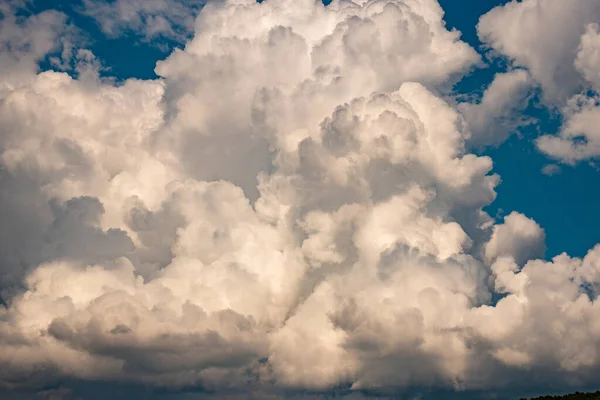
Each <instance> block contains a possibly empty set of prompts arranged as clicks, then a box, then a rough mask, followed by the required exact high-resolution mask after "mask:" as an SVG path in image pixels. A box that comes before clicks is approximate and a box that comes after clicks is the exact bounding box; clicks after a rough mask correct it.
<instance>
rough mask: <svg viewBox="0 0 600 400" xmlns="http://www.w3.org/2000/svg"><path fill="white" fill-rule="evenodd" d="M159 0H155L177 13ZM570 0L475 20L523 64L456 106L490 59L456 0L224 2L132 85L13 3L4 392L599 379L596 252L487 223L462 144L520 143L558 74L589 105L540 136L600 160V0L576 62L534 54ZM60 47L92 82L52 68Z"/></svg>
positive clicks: (60, 25) (6, 103) (521, 227)
mask: <svg viewBox="0 0 600 400" xmlns="http://www.w3.org/2000/svg"><path fill="white" fill-rule="evenodd" d="M88 3H89V4H88V6H89V7H91V8H89V9H88V13H91V12H92V11H93V10H98V9H99V8H98V7H125V8H123V9H128V8H126V5H128V4H129V3H127V2H124V1H122V0H119V1H118V2H116V3H113V4H112V5H110V6H107V5H100V3H98V2H96V1H90V2H88ZM159 3H160V2H149V3H148V4H146V5H144V7H142V9H143V10H144V11H143V12H152V13H154V12H156V13H159V14H161V15H167V17H168V16H169V15H171V16H172V15H175V16H174V17H173V18H175V19H176V18H183V17H182V15H183V14H185V12H183V11H181V9H179V8H178V9H173V8H171V9H169V10H171V11H172V12H173V13H174V14H164V13H163V11H161V10H166V9H168V8H165V7H166V6H165V4H164V3H160V4H159ZM176 3H177V4H179V3H181V2H176ZM559 3H560V4H562V2H561V1H559V0H557V1H552V0H547V1H546V2H543V1H532V0H526V1H523V2H521V3H510V4H508V5H506V6H505V7H501V8H498V9H496V10H493V11H492V12H490V13H489V14H487V15H486V16H484V17H483V18H482V20H481V22H480V24H479V32H480V35H481V37H482V38H484V40H486V41H487V42H488V43H489V45H490V46H492V47H494V48H495V49H496V50H497V51H498V52H501V53H503V54H504V55H506V56H507V57H510V58H512V59H513V60H514V63H515V64H517V65H519V66H520V67H521V68H520V69H515V70H513V71H510V72H507V73H506V74H503V75H499V76H497V77H496V79H495V81H494V83H493V84H492V85H491V86H490V87H489V88H488V89H487V91H486V92H485V94H484V96H483V98H482V99H481V101H480V102H478V103H473V104H470V103H462V104H459V105H458V106H456V105H455V104H456V103H455V102H453V101H451V100H450V99H449V97H448V96H447V95H448V89H449V88H450V87H451V85H452V84H453V83H454V82H456V81H457V79H459V78H460V77H461V76H462V75H464V74H465V73H466V72H468V71H469V70H470V69H471V68H473V67H474V65H475V64H476V63H478V62H479V60H480V57H479V55H478V54H477V53H476V52H475V51H474V50H473V49H472V48H471V47H470V46H468V45H467V44H466V43H464V42H462V41H460V40H459V33H458V32H456V31H449V30H447V29H446V27H445V23H444V21H443V19H442V18H443V11H442V9H441V7H440V6H439V4H438V3H437V2H436V1H435V0H419V1H417V0H367V1H356V0H355V1H354V2H350V1H334V2H332V3H331V4H330V5H328V6H323V5H322V4H321V3H320V2H315V1H313V0H267V1H264V2H262V3H256V2H255V1H252V0H228V1H222V2H209V3H208V4H207V5H206V6H205V7H204V8H203V9H202V11H201V12H200V13H199V15H198V18H197V19H196V20H195V25H194V35H193V38H192V39H191V40H189V41H188V42H187V43H186V45H185V48H184V49H180V50H175V51H173V53H172V54H170V56H169V57H168V58H166V59H165V60H163V61H161V62H159V63H158V64H157V66H156V72H157V74H158V75H159V79H156V80H144V81H143V80H135V79H129V80H127V81H125V82H121V83H115V82H114V81H113V80H110V79H105V78H100V76H99V70H98V68H99V66H98V62H97V61H95V59H94V56H93V54H91V53H90V52H89V51H87V50H78V51H76V50H75V49H74V47H73V44H72V43H73V40H74V39H73V36H74V33H73V32H74V28H73V27H72V26H70V25H68V24H67V23H66V19H65V16H64V15H63V14H61V13H58V12H54V11H46V12H43V13H41V14H38V15H32V16H30V17H28V18H27V17H23V16H20V15H19V14H18V12H17V11H16V9H15V8H14V7H9V6H3V8H2V13H3V14H4V20H3V21H2V25H1V27H0V35H1V38H2V43H3V46H2V48H1V51H0V66H2V68H3V70H4V72H3V74H2V75H1V76H0V167H1V172H0V173H1V181H0V201H1V208H2V210H1V212H2V224H1V225H0V245H1V246H2V249H3V250H2V252H1V253H0V280H1V282H2V286H1V295H2V298H3V302H4V303H5V304H6V306H5V307H0V366H2V368H0V387H2V388H4V389H6V390H19V389H21V388H23V387H30V388H31V387H33V388H44V387H47V385H52V384H56V382H63V381H65V380H82V381H101V382H107V381H108V382H119V383H135V384H144V385H149V386H153V387H161V388H167V389H179V388H186V387H201V388H204V389H207V390H211V391H213V392H214V393H217V397H219V393H221V392H222V391H228V393H249V392H250V391H252V392H253V393H259V394H258V395H257V396H259V397H261V396H267V395H268V394H269V393H275V392H277V393H281V391H282V390H283V391H286V390H301V391H304V392H305V393H315V394H318V393H322V392H327V391H331V390H334V389H335V390H337V389H340V388H341V389H342V390H343V391H345V392H348V393H352V392H361V391H369V392H371V393H389V392H390V391H392V392H393V391H398V392H401V391H403V390H408V389H410V388H419V387H434V388H441V389H451V390H457V391H460V390H480V389H489V388H492V389H498V390H503V389H505V388H509V387H527V386H528V385H536V384H538V385H542V384H544V382H546V381H547V380H548V379H552V380H553V381H554V382H557V384H565V385H566V384H572V383H573V382H579V383H581V384H587V383H590V382H593V381H594V379H595V378H597V376H598V372H600V371H599V367H600V318H599V315H600V314H599V313H600V309H599V306H598V303H597V302H596V301H595V292H596V287H597V285H598V283H599V282H600V247H596V248H594V249H591V250H590V251H589V253H588V255H587V256H585V257H584V258H583V259H579V258H571V257H569V256H567V255H566V254H563V255H560V256H558V257H556V258H554V259H553V260H551V261H548V260H543V259H540V258H541V257H543V256H544V251H545V233H544V230H543V229H542V228H541V227H540V226H539V225H538V224H537V223H536V222H535V221H533V220H531V219H529V218H528V217H526V216H525V215H523V214H520V213H518V212H513V213H511V214H510V215H508V216H507V217H506V218H505V219H504V221H503V222H502V223H496V222H495V221H494V220H493V219H492V218H490V217H489V216H488V215H487V214H486V213H485V212H484V211H483V208H484V207H485V206H487V205H489V204H490V203H491V202H492V201H493V200H494V198H495V196H496V193H495V187H496V185H497V184H498V182H499V177H498V176H497V175H495V174H494V173H493V172H492V160H491V159H490V158H489V157H485V156H477V155H475V154H471V153H469V148H470V147H471V146H472V145H486V144H496V143H498V142H499V141H502V140H504V139H505V138H506V136H507V135H508V133H509V131H510V130H511V129H513V128H514V127H515V126H516V125H515V124H517V125H518V124H519V123H521V122H522V120H521V119H519V118H518V117H516V118H515V117H513V114H514V112H518V110H520V109H521V108H522V104H520V103H519V101H521V100H522V99H523V98H524V96H525V97H526V96H528V94H527V93H528V91H529V90H530V89H531V87H533V86H534V85H541V87H542V88H543V90H544V93H546V95H547V99H548V101H549V102H554V101H557V102H560V101H565V107H566V108H568V110H569V111H568V112H566V115H567V118H566V122H565V126H564V128H563V130H562V131H561V133H560V135H559V136H543V137H541V138H540V139H539V141H538V145H539V147H540V149H541V150H542V151H544V152H546V153H548V154H549V155H551V156H553V157H556V158H559V159H561V160H564V161H566V162H576V161H578V160H581V159H585V158H589V157H593V156H595V155H598V154H600V151H598V147H597V143H596V140H600V136H598V135H596V133H597V129H598V124H597V123H596V122H595V121H597V120H598V115H597V114H598V107H597V97H594V95H593V94H589V93H588V92H587V91H585V92H583V90H584V89H582V88H584V87H587V86H586V85H590V86H591V87H593V88H595V89H596V90H599V89H600V87H599V86H598V85H599V84H600V78H599V77H600V70H599V65H600V63H599V62H598V60H599V56H598V52H599V49H600V45H599V43H600V42H599V40H598V38H599V37H600V36H599V34H598V26H597V25H594V24H591V23H590V21H591V20H590V18H592V20H593V18H594V17H593V15H598V13H599V12H600V9H599V7H598V4H599V3H597V2H595V1H587V2H586V1H583V0H581V1H578V3H581V5H582V9H581V12H580V11H574V10H575V9H578V8H577V7H573V8H568V7H567V8H568V9H569V10H572V11H570V12H572V13H575V14H576V17H577V18H579V17H581V18H580V19H581V20H579V19H577V20H576V22H577V24H576V25H577V26H576V27H572V30H573V31H572V32H571V31H570V30H569V31H568V32H566V33H564V37H567V38H569V39H568V40H571V41H573V43H579V47H578V50H577V52H576V53H574V54H570V53H569V52H568V51H567V50H564V49H562V50H561V49H557V50H550V48H549V47H546V46H545V44H544V45H543V46H537V42H536V40H537V39H536V38H538V36H536V35H544V33H543V32H542V33H540V32H539V31H537V30H536V29H538V25H536V23H537V24H539V26H546V25H545V24H546V22H545V20H543V19H544V18H553V17H554V16H557V15H560V16H561V17H563V18H571V17H569V16H565V15H566V11H565V7H563V6H561V5H559ZM135 4H137V3H135V2H133V3H131V4H129V6H131V7H133V8H132V9H135V7H134V6H135ZM584 5H585V7H587V9H584V8H583V6H584ZM94 7H95V8H94ZM182 7H183V6H182ZM119 9H120V8H119ZM531 9H536V10H538V11H536V12H534V11H531ZM90 10H92V11H90ZM148 10H150V11H148ZM594 12H596V14H594ZM182 13H183V14H182ZM513 14H519V15H521V17H520V19H519V18H517V17H515V16H514V15H513ZM136 15H137V14H136ZM167 17H164V18H167ZM135 18H140V17H139V15H138V16H137V17H131V20H130V21H137V20H136V19H135ZM153 18H154V17H153ZM169 18H170V17H169ZM573 18H574V17H573ZM507 19H511V21H517V22H513V24H516V25H515V26H514V29H511V30H510V32H509V33H510V35H509V33H507V31H506V30H505V29H504V28H505V25H506V24H505V22H503V21H504V20H507ZM530 19H535V21H536V23H530V22H531V21H530ZM109 22H110V21H109ZM109 22H106V21H105V24H104V23H103V25H102V26H103V27H105V29H107V30H111V29H112V28H111V27H116V26H119V25H118V24H117V23H116V22H115V23H114V24H113V25H110V23H109ZM519 24H523V26H521V25H519ZM553 26H555V27H556V26H557V25H556V23H553ZM499 27H502V28H499ZM580 28H581V29H580ZM165 29H167V28H165ZM528 29H530V30H535V32H534V33H535V34H531V33H530V32H528V31H527V30H528ZM565 29H567V28H565ZM569 29H571V28H569ZM577 29H579V30H577ZM575 31H576V32H575ZM111 32H112V31H111ZM165 32H170V31H167V30H165ZM557 34H558V33H557ZM518 35H527V37H528V38H529V39H528V40H531V41H532V48H533V50H531V49H528V48H525V47H522V46H521V45H520V44H515V43H514V41H515V40H519V39H518V38H517V36H518ZM561 35H563V34H561ZM150 36H151V35H150ZM561 37H562V36H561ZM540 40H541V39H540ZM553 42H555V43H556V41H553ZM519 43H522V42H520V41H519ZM565 43H571V42H569V41H565ZM565 46H567V44H565ZM558 53H560V54H558ZM46 57H54V58H53V60H54V61H53V62H54V64H55V65H58V66H60V67H61V68H69V67H68V66H69V65H70V66H71V68H73V71H74V73H72V74H71V75H69V74H67V73H65V72H56V71H51V70H48V71H45V72H39V71H38V69H37V68H38V67H37V65H38V62H39V61H40V60H43V59H45V58H46ZM569 57H570V58H569ZM565 59H568V60H569V62H570V63H571V64H572V65H571V64H569V65H571V66H568V68H566V69H565V70H564V71H563V72H564V75H565V78H564V79H562V78H560V79H559V78H557V76H558V75H557V71H559V70H561V68H563V66H564V60H565ZM561 71H562V70H561ZM73 76H77V78H74V77H73ZM567 98H570V100H568V101H567ZM519 99H521V100H519ZM498 121H504V122H505V124H504V125H502V127H501V128H498V125H497V123H498ZM507 127H508V128H507ZM496 128H498V129H496ZM578 135H586V137H587V138H588V141H587V142H586V143H585V144H573V143H572V142H571V140H573V138H574V137H575V136H578ZM221 397H222V396H221ZM261 398H262V397H261Z"/></svg>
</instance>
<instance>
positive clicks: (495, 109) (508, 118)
mask: <svg viewBox="0 0 600 400" xmlns="http://www.w3.org/2000/svg"><path fill="white" fill-rule="evenodd" d="M532 88H533V82H532V81H531V77H530V76H529V73H528V72H527V71H525V70H523V69H517V70H514V71H511V72H506V73H500V74H497V75H496V76H495V77H494V80H493V81H492V83H491V84H490V85H489V87H488V88H487V89H486V90H485V92H484V93H483V96H482V98H481V100H480V101H479V102H478V103H460V104H459V106H458V108H459V110H460V111H461V112H462V113H463V115H464V116H465V118H466V119H467V122H468V124H469V128H470V130H471V134H472V137H471V138H470V140H469V143H470V144H471V145H473V146H486V145H497V144H500V143H502V142H504V141H505V140H506V139H507V138H508V137H509V136H510V135H511V134H513V133H516V132H517V130H518V128H519V127H521V126H523V125H525V124H527V123H528V122H529V121H528V119H527V118H525V117H524V116H522V114H521V111H522V110H523V109H524V108H525V107H526V106H527V103H528V100H529V98H530V96H531V93H532Z"/></svg>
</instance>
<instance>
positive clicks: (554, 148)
mask: <svg viewBox="0 0 600 400" xmlns="http://www.w3.org/2000/svg"><path fill="white" fill-rule="evenodd" d="M599 20H600V3H598V2H597V1H594V0H576V1H573V2H568V3H567V2H564V1H561V0H545V1H542V0H524V1H521V2H517V1H512V2H510V3H507V4H506V5H504V6H501V7H496V8H494V9H493V10H492V11H490V12H489V13H487V14H486V15H484V16H482V17H481V19H480V21H479V25H478V33H479V36H480V38H481V39H482V40H483V41H484V42H486V43H487V44H488V45H489V46H491V47H492V48H493V49H494V50H495V51H497V52H498V53H500V54H502V55H504V56H506V57H508V58H509V59H510V60H511V61H512V62H513V63H514V64H516V65H519V66H523V67H525V68H527V69H528V71H529V73H530V74H531V76H532V77H533V79H534V80H536V81H537V82H538V83H539V84H540V85H541V87H542V89H543V97H544V99H545V101H546V102H547V103H549V104H550V105H552V106H554V107H558V108H560V109H561V110H562V113H563V115H564V124H563V126H562V128H561V130H560V131H559V132H558V134H556V135H551V134H546V135H543V136H541V137H540V138H538V140H537V146H538V148H539V149H540V151H542V152H543V153H545V154H547V155H548V156H550V157H552V158H554V159H557V160H559V161H561V162H564V163H567V164H575V163H577V162H579V161H582V160H589V159H594V158H596V157H598V156H600V139H599V138H600V133H599V132H598V128H597V126H598V123H597V121H598V119H599V117H600V111H598V99H597V94H594V93H597V92H598V90H600V86H599V85H600V78H599V77H600V68H599V67H598V66H599V65H600V63H599V62H598V59H599V56H598V52H599V49H600V40H599V39H598V38H599V37H600V36H599V35H598V25H597V22H598V21H599ZM590 91H591V92H592V94H590Z"/></svg>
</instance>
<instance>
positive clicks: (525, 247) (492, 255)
mask: <svg viewBox="0 0 600 400" xmlns="http://www.w3.org/2000/svg"><path fill="white" fill-rule="evenodd" d="M545 239H546V234H545V233H544V230H543V229H542V228H541V227H540V226H539V225H538V224H537V223H536V222H535V221H534V220H532V219H529V218H527V217H526V216H525V215H523V214H519V213H517V212H512V213H511V214H510V215H507V216H506V217H505V218H504V223H503V224H499V225H496V226H494V229H493V233H492V237H491V239H490V241H489V242H488V243H487V244H486V245H485V258H486V260H487V261H488V262H489V263H493V262H494V261H495V260H497V259H498V258H499V257H511V258H513V259H514V260H515V262H516V263H517V264H518V265H524V264H525V262H527V261H528V260H531V259H535V258H541V257H543V256H544V252H545V251H546V244H545Z"/></svg>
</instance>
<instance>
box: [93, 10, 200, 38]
mask: <svg viewBox="0 0 600 400" xmlns="http://www.w3.org/2000/svg"><path fill="white" fill-rule="evenodd" d="M205 3H206V1H205V0H117V1H105V0H83V9H82V12H83V13H84V14H85V15H88V16H90V17H93V18H94V19H95V20H96V21H97V22H98V24H99V25H100V28H101V29H102V31H103V32H104V33H105V34H107V35H108V36H110V37H117V36H119V35H120V34H122V33H134V34H136V35H139V36H141V37H142V38H144V39H145V40H148V41H152V40H156V39H169V40H175V41H178V42H184V41H185V40H186V39H187V38H188V36H189V35H190V34H191V33H192V32H193V25H194V19H195V17H196V15H197V14H198V12H199V11H200V10H201V9H202V7H203V6H204V4H205Z"/></svg>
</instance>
